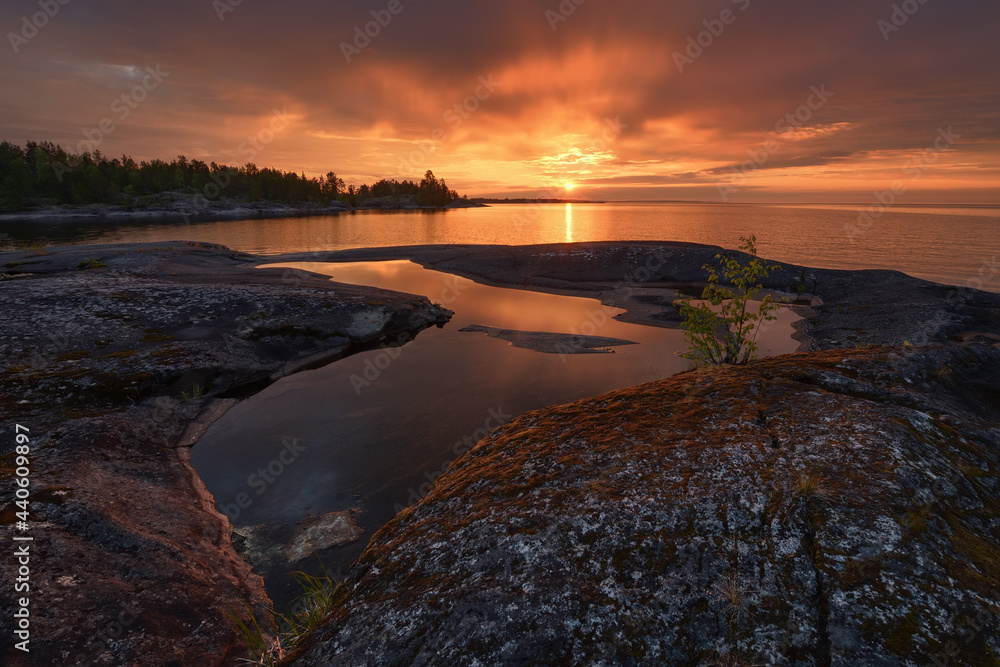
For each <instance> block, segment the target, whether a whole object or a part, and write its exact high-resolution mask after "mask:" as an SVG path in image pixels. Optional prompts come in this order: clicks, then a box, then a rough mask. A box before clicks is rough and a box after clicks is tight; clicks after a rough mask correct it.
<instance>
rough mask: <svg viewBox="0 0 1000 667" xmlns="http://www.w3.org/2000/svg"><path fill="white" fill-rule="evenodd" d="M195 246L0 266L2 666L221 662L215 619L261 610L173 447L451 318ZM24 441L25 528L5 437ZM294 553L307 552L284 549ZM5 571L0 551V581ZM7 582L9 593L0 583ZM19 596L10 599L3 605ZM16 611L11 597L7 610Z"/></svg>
mask: <svg viewBox="0 0 1000 667" xmlns="http://www.w3.org/2000/svg"><path fill="white" fill-rule="evenodd" d="M251 259H253V258H249V257H246V256H241V255H239V254H238V253H234V252H232V251H230V250H228V249H225V248H221V247H218V246H211V245H208V244H195V243H182V242H178V243H166V244H160V245H158V246H155V245H153V244H143V245H129V246H88V247H80V248H69V249H52V250H48V251H46V253H45V254H38V253H32V252H30V251H29V252H28V253H27V255H26V254H25V253H24V252H17V253H5V254H3V255H0V265H6V268H7V270H8V271H10V272H11V273H10V274H8V276H10V275H11V274H14V275H15V277H9V278H8V279H7V280H4V281H2V282H0V303H2V304H3V318H0V352H2V353H0V438H2V440H0V452H2V458H0V461H2V466H0V494H2V495H0V500H2V503H0V517H2V521H0V524H2V526H3V537H4V538H6V539H5V544H6V545H8V546H6V547H5V551H7V550H10V551H12V550H13V547H12V546H10V545H12V544H13V542H12V541H11V538H12V537H13V536H14V535H21V536H31V537H33V540H32V541H31V542H28V543H27V544H29V548H30V557H29V564H28V568H29V571H30V574H29V575H28V579H29V586H30V588H29V590H28V591H27V592H25V593H24V596H25V597H27V598H29V599H30V604H29V607H28V609H29V612H30V633H31V634H30V643H29V645H28V646H29V648H30V653H29V654H24V653H21V652H20V651H18V650H17V649H15V647H14V642H12V641H10V639H11V638H12V637H13V636H14V635H13V634H12V633H13V629H14V626H13V623H14V618H13V613H14V611H15V609H14V606H15V605H16V604H17V601H16V600H15V597H14V596H12V595H10V594H9V593H10V592H9V591H8V594H7V595H4V596H2V597H0V634H3V636H4V637H5V638H7V640H6V641H5V642H4V644H3V648H2V649H0V662H2V663H3V664H8V665H18V664H25V665H29V664H30V665H41V664H59V665H63V664H65V665H73V664H95V665H100V664H109V665H110V664H114V665H125V664H127V665H140V664H141V665H180V664H183V665H229V664H233V662H234V660H235V659H236V658H238V657H241V656H244V655H245V649H244V648H243V647H242V645H241V644H240V642H239V639H238V637H237V634H236V632H235V629H234V626H233V623H232V622H231V621H230V620H229V618H228V613H229V611H230V610H231V609H232V610H236V611H237V612H239V613H240V614H242V615H245V612H244V607H243V603H244V601H245V602H246V603H247V604H249V605H250V607H251V608H252V609H253V611H254V612H255V613H256V614H257V615H258V617H259V618H262V619H265V618H267V617H268V616H269V614H270V601H269V600H268V598H267V595H266V594H265V592H264V590H263V584H262V582H261V579H260V577H259V576H257V575H256V574H254V573H253V572H252V570H251V569H250V566H249V565H247V564H246V563H245V562H244V561H243V560H242V559H241V558H240V557H239V556H238V555H237V553H236V551H235V550H234V548H233V545H232V543H231V540H230V532H231V526H230V525H229V522H228V520H227V519H226V518H225V517H224V516H223V515H221V514H219V513H218V512H216V510H215V509H214V507H213V501H212V498H211V495H210V494H209V493H208V492H207V491H206V490H205V488H204V485H203V484H202V482H201V480H200V479H199V478H198V476H197V475H196V474H195V472H194V471H193V469H192V468H191V466H190V464H189V448H190V446H191V445H192V444H193V443H194V442H195V441H196V440H197V439H198V436H199V435H200V434H201V433H202V432H203V431H204V429H205V428H207V427H208V425H209V424H210V423H211V422H212V420H214V419H215V418H217V417H218V416H219V415H220V414H222V412H223V411H224V410H225V409H226V408H227V407H229V406H231V405H232V404H233V403H234V402H235V401H234V400H232V399H227V398H226V396H228V395H241V394H245V393H247V392H250V391H254V390H256V389H258V388H261V387H263V386H266V385H267V384H269V383H270V382H273V381H274V380H276V379H278V378H280V377H282V376H284V375H287V374H289V373H292V372H295V371H297V370H300V369H303V368H308V367H312V366H315V365H319V364H322V363H326V362H328V361H330V360H332V359H335V358H337V357H339V356H343V355H344V354H347V353H349V352H350V351H351V350H352V349H358V348H359V346H366V345H377V344H378V342H379V341H380V339H382V338H383V337H388V336H392V337H395V336H396V335H397V334H399V333H401V332H403V331H406V332H408V333H410V334H413V333H416V332H417V331H420V330H422V329H424V328H426V327H428V326H430V325H434V324H441V323H443V322H445V321H446V320H447V319H448V317H449V316H450V313H449V312H448V311H445V310H443V309H440V308H438V307H435V306H433V305H432V304H430V303H429V302H428V301H427V300H426V299H424V298H422V297H414V296H410V295H403V294H398V293H393V292H387V291H383V290H375V289H370V288H365V287H357V286H350V285H338V284H336V283H331V282H330V281H329V280H328V279H327V278H326V277H324V276H318V275H313V274H308V273H305V272H295V273H289V272H285V271H280V270H276V269H270V270H268V269H263V270H261V269H252V268H250V265H249V262H250V260H251ZM17 424H20V425H22V426H23V427H25V428H28V429H30V431H29V434H30V453H29V454H28V458H29V460H30V463H29V465H28V466H27V467H28V468H29V469H30V475H29V479H30V486H29V491H30V497H29V503H30V504H29V505H28V518H29V520H28V527H29V528H28V530H27V531H19V530H18V529H17V521H19V520H20V517H18V515H17V512H19V511H22V510H21V508H19V507H18V506H17V505H16V504H15V502H14V500H15V498H14V489H15V488H16V487H15V485H14V477H15V474H16V467H17V465H19V464H17V459H16V453H15V450H14V445H15V441H14V433H15V425H17ZM302 548H303V549H304V548H305V545H303V547H302ZM19 567H20V565H19V564H18V561H17V560H15V559H14V558H13V557H12V556H11V554H9V553H8V554H6V555H5V557H4V558H3V559H0V575H2V577H3V580H4V581H5V582H13V581H14V580H15V576H16V575H17V568H19ZM11 585H13V584H11ZM17 597H20V595H19V596H17ZM19 606H20V605H18V607H19Z"/></svg>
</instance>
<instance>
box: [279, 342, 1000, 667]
mask: <svg viewBox="0 0 1000 667" xmlns="http://www.w3.org/2000/svg"><path fill="white" fill-rule="evenodd" d="M998 565H1000V350H997V349H995V348H992V347H985V346H983V347H967V348H963V347H959V346H952V347H929V348H918V349H914V348H906V347H897V348H879V349H868V350H855V351H822V352H810V353H805V354H797V355H787V356H783V357H776V358H772V359H767V360H764V361H761V362H757V363H755V364H752V365H750V366H747V367H742V368H729V369H702V370H697V371H691V372H687V373H682V374H680V375H676V376H674V377H672V378H668V379H666V380H661V381H657V382H654V383H649V384H644V385H640V386H637V387H633V388H630V389H626V390H622V391H617V392H613V393H610V394H606V395H603V396H598V397H595V398H591V399H586V400H583V401H580V402H577V403H573V404H569V405H563V406H558V407H553V408H549V409H545V410H540V411H536V412H532V413H529V414H526V415H524V416H522V417H520V418H519V419H517V420H515V421H513V422H511V423H510V424H508V425H505V426H503V427H501V428H499V429H497V430H496V431H494V432H493V433H492V434H491V435H490V436H489V437H487V438H485V439H484V440H482V441H480V443H479V444H478V445H477V446H476V447H475V448H474V449H473V450H471V451H470V452H469V453H467V454H466V455H465V456H463V457H462V458H460V459H459V460H458V461H456V462H455V463H454V464H453V465H452V467H451V468H450V469H449V470H448V472H447V473H445V474H444V475H442V476H441V477H440V478H439V479H438V480H437V482H436V483H435V485H434V487H433V488H432V490H431V491H430V493H429V494H428V495H427V496H426V497H425V498H423V499H422V500H421V501H420V502H418V503H417V504H416V505H415V506H414V507H412V508H410V509H407V510H404V511H403V512H401V513H400V514H399V515H397V517H396V518H395V519H394V520H393V521H392V522H390V523H389V524H388V525H386V526H385V527H384V528H383V529H382V530H381V531H379V533H377V534H376V535H375V537H374V538H373V540H372V542H371V544H370V545H369V547H368V549H367V550H366V551H365V553H364V555H363V556H362V557H361V559H360V560H359V562H358V563H357V564H356V565H355V567H354V568H353V569H352V570H351V572H350V573H349V575H348V578H347V581H346V586H345V587H344V589H343V590H342V592H341V597H340V599H339V602H338V604H337V607H336V608H335V610H334V612H333V613H332V614H331V616H330V617H328V619H327V621H326V622H325V624H324V626H323V627H322V629H321V630H320V631H319V632H317V633H316V634H315V636H314V637H313V643H312V645H311V647H309V648H308V649H307V651H306V652H305V653H304V654H302V655H301V656H299V659H298V661H297V662H296V664H300V665H330V664H336V665H340V664H342V665H359V664H371V665H431V664H448V663H449V662H453V663H455V664H482V665H487V664H505V665H535V664H607V665H619V664H621V665H647V664H648V665H662V664H676V665H696V664H727V665H729V664H732V665H735V664H767V665H924V664H930V663H931V662H932V661H933V662H936V664H945V663H947V664H997V662H998V661H1000V567H998Z"/></svg>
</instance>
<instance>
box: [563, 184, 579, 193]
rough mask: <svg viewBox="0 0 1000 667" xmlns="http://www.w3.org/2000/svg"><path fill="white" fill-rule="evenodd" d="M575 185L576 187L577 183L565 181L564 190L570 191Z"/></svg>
mask: <svg viewBox="0 0 1000 667" xmlns="http://www.w3.org/2000/svg"><path fill="white" fill-rule="evenodd" d="M575 187H576V183H563V189H564V190H567V191H569V190H572V189H573V188H575Z"/></svg>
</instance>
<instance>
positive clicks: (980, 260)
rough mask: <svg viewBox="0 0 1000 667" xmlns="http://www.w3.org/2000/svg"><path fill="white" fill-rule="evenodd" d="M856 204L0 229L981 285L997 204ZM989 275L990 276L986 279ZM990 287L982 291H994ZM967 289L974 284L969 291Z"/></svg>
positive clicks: (84, 237) (56, 240) (997, 227)
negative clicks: (866, 274) (683, 260)
mask: <svg viewBox="0 0 1000 667" xmlns="http://www.w3.org/2000/svg"><path fill="white" fill-rule="evenodd" d="M858 221H859V211H858V208H857V207H852V206H841V205H826V206H820V205H808V206H807V205H742V204H687V203H609V204H541V205H535V206H530V205H517V204H501V205H495V206H491V207H488V208H476V209H454V210H445V211H401V212H399V211H397V212H377V211H358V212H355V213H343V214H338V215H334V216H323V217H310V218H281V219H270V220H266V219H261V220H235V221H223V222H203V223H191V224H184V223H155V224H151V223H136V222H132V223H125V222H115V221H103V222H100V221H93V222H86V223H80V222H69V221H60V222H20V223H14V222H2V223H0V234H5V235H6V238H0V243H6V244H7V245H24V244H29V243H35V244H37V243H42V244H46V245H68V244H75V243H113V242H129V241H153V242H156V241H175V240H191V241H209V242H213V243H221V244H223V245H226V246H229V247H231V248H234V249H237V250H242V251H245V252H251V253H259V254H265V255H269V254H279V253H283V252H301V251H311V250H337V249H342V248H359V247H376V246H395V245H423V244H438V243H486V244H510V245H524V244H532V243H564V242H573V241H629V240H636V241H641V240H657V241H659V240H662V241H692V242H695V243H709V244H714V245H720V246H723V247H727V248H735V247H737V246H738V245H739V243H740V241H739V239H740V236H741V235H748V234H755V235H756V236H757V239H758V248H759V249H760V254H761V256H763V257H767V258H768V259H772V260H775V261H783V262H792V263H796V264H804V265H807V266H815V267H821V268H834V269H861V268H873V269H896V270H898V271H903V272H904V273H908V274H910V275H913V276H917V277H919V278H924V279H926V280H932V281H935V282H942V283H947V284H952V285H961V286H967V285H971V286H973V287H978V286H979V284H980V283H979V275H980V274H979V271H980V269H983V268H984V266H985V265H986V263H988V262H996V261H997V259H998V257H1000V207H990V206H978V207H971V206H970V207H961V206H950V207H942V206H910V207H902V206H899V207H894V208H891V209H889V210H888V211H886V212H885V213H884V214H882V215H881V216H879V217H876V218H875V219H874V220H873V221H872V222H871V223H870V224H869V225H868V226H867V228H866V229H864V230H855V231H856V232H857V233H853V232H851V230H852V229H855V227H856V226H857V225H858ZM984 273H988V271H984ZM998 280H1000V279H998V278H993V280H992V281H990V282H987V283H985V284H982V287H981V288H982V289H987V290H990V291H994V292H997V291H1000V282H998ZM970 281H971V282H970Z"/></svg>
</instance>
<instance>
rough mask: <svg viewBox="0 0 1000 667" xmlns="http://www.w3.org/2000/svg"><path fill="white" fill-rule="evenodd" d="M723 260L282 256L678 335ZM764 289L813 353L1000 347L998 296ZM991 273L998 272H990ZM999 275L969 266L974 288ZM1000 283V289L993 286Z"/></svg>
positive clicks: (464, 254) (584, 253) (892, 277)
mask: <svg viewBox="0 0 1000 667" xmlns="http://www.w3.org/2000/svg"><path fill="white" fill-rule="evenodd" d="M717 253H725V254H732V255H735V256H742V257H743V258H744V260H745V259H746V255H743V254H742V253H739V252H735V251H730V250H724V249H723V248H718V247H715V246H707V245H700V244H697V243H681V242H662V241H636V242H629V243H622V242H615V241H606V242H594V243H567V244H546V245H530V246H490V245H447V246H410V247H400V248H367V249H358V250H343V251H338V252H313V253H297V254H294V255H283V256H282V259H284V260H286V261H294V260H296V259H303V260H305V259H310V260H313V261H350V260H362V259H399V258H403V257H405V258H409V259H412V260H413V261H415V262H418V263H420V264H422V265H424V266H427V267H428V268H433V269H437V270H439V271H447V272H449V273H455V274H457V275H461V276H464V277H466V278H471V279H472V280H476V281H479V282H483V283H486V284H493V285H505V286H514V287H517V288H526V289H534V290H539V291H546V292H555V293H561V294H573V295H585V296H590V297H596V298H599V299H601V301H603V302H604V303H605V304H606V305H609V306H614V307H618V308H625V309H626V310H627V311H628V312H627V313H625V314H623V315H619V316H618V319H621V320H623V321H628V322H635V323H638V324H650V325H654V326H666V327H679V326H680V320H681V317H680V314H679V313H678V311H677V309H675V308H674V307H673V306H672V303H673V300H674V298H675V296H676V295H677V294H678V293H680V294H687V295H692V296H697V295H700V294H701V290H702V289H703V288H704V286H705V271H704V269H702V267H703V266H704V265H705V264H712V265H713V266H714V265H716V263H715V259H714V257H715V255H716V254H717ZM781 266H782V270H780V271H775V272H773V273H772V274H771V275H770V277H769V278H767V279H766V280H765V281H764V287H765V288H767V289H769V290H771V291H772V292H773V294H774V295H775V296H776V297H781V296H784V297H786V298H788V299H789V301H790V302H792V303H795V304H798V305H797V306H796V308H797V310H798V311H799V312H800V314H801V315H802V316H803V317H804V318H805V321H804V327H803V331H802V336H801V338H802V340H803V341H807V342H808V344H809V346H810V349H813V350H824V349H835V348H845V347H855V346H863V345H902V344H903V343H910V344H913V345H928V344H935V343H942V342H948V341H972V340H979V341H981V342H987V343H991V344H996V343H998V342H1000V294H996V293H991V292H983V291H980V290H977V289H970V288H968V287H953V286H949V285H939V284H936V283H931V282H927V281H926V280H920V279H918V278H914V277H912V276H908V275H906V274H904V273H900V272H899V271H885V270H864V271H842V270H835V269H816V268H811V267H805V266H798V265H795V264H781ZM991 271H992V273H990V272H991ZM996 271H997V267H995V266H991V265H986V264H984V265H983V266H973V267H969V277H968V280H967V283H969V284H972V285H973V286H977V285H978V286H982V279H981V277H982V275H983V274H984V273H985V274H986V275H991V276H994V278H993V279H994V280H996V279H997V278H996ZM994 284H995V283H994Z"/></svg>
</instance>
